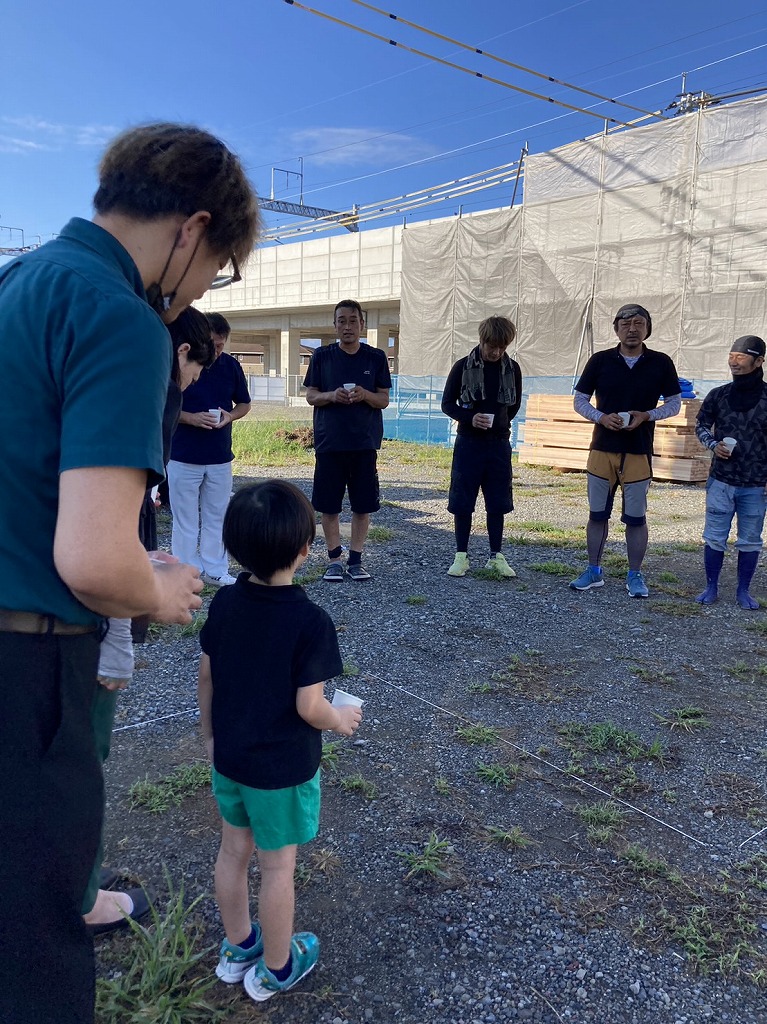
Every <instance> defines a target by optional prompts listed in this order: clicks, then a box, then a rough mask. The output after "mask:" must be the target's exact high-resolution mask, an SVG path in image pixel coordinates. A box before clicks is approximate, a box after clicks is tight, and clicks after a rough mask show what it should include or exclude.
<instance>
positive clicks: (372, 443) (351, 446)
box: [304, 342, 391, 452]
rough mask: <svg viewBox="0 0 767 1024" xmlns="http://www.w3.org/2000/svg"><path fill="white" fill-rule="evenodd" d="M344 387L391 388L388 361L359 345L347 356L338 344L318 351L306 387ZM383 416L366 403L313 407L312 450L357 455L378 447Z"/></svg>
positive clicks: (305, 383) (308, 373)
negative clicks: (355, 385) (353, 453)
mask: <svg viewBox="0 0 767 1024" xmlns="http://www.w3.org/2000/svg"><path fill="white" fill-rule="evenodd" d="M344 384H359V385H360V387H363V388H365V390H366V391H372V392H374V393H375V392H376V391H377V390H378V389H379V388H390V387H391V375H390V373H389V360H388V359H387V358H386V353H385V352H384V351H383V350H382V349H379V348H371V346H370V345H368V344H366V343H365V342H362V344H360V347H359V348H358V349H357V351H356V352H355V353H354V355H353V356H350V355H349V354H348V353H347V352H344V351H343V349H342V348H341V346H340V345H339V344H338V343H335V344H333V345H327V346H326V347H324V348H318V349H317V350H316V351H315V352H314V355H313V356H312V361H311V362H310V363H309V369H308V370H307V371H306V377H305V379H304V387H305V388H317V389H318V391H335V390H336V388H340V387H343V385H344ZM382 440H383V414H382V412H381V410H380V409H373V408H372V407H371V406H369V405H368V404H367V402H355V403H354V405H340V404H336V403H333V404H331V405H322V406H315V407H314V450H315V451H317V452H358V451H367V450H371V449H375V448H380V447H381V441H382Z"/></svg>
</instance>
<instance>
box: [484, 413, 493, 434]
mask: <svg viewBox="0 0 767 1024" xmlns="http://www.w3.org/2000/svg"><path fill="white" fill-rule="evenodd" d="M485 416H486V417H487V419H489V420H490V422H489V423H488V425H487V429H488V430H490V428H491V427H492V425H493V420H494V419H495V413H494V412H486V413H485Z"/></svg>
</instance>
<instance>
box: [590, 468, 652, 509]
mask: <svg viewBox="0 0 767 1024" xmlns="http://www.w3.org/2000/svg"><path fill="white" fill-rule="evenodd" d="M586 472H587V474H588V497H589V516H590V518H591V519H593V520H594V521H595V522H604V521H605V520H606V519H609V518H610V516H611V515H612V511H613V499H614V498H615V492H616V491H617V489H618V487H620V488H621V492H622V495H623V508H622V511H621V522H622V523H625V524H626V526H644V524H645V523H646V521H647V492H648V490H649V489H650V481H651V480H652V467H651V465H650V459H649V457H648V456H647V455H627V454H625V453H623V452H599V451H594V450H592V451H590V452H589V458H588V462H587V463H586Z"/></svg>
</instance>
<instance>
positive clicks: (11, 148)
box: [0, 135, 53, 153]
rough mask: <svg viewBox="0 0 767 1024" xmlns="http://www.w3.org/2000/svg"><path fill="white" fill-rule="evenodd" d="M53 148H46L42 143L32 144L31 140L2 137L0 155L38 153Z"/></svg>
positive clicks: (9, 136) (10, 136)
mask: <svg viewBox="0 0 767 1024" xmlns="http://www.w3.org/2000/svg"><path fill="white" fill-rule="evenodd" d="M52 148H53V147H51V146H45V145H43V143H41V142H32V141H31V140H30V139H17V138H14V136H12V135H0V153H37V152H40V151H41V150H43V151H46V150H50V149H52Z"/></svg>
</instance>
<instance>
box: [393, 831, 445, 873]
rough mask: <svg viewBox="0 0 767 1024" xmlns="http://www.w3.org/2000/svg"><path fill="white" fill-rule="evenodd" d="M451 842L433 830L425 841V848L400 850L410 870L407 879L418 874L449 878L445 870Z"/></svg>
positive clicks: (400, 854)
mask: <svg viewBox="0 0 767 1024" xmlns="http://www.w3.org/2000/svg"><path fill="white" fill-rule="evenodd" d="M449 847H450V844H449V843H448V841H447V840H446V839H440V838H439V837H438V836H437V833H436V832H432V833H431V835H430V836H429V838H428V839H427V840H426V842H425V843H424V847H423V850H421V851H420V852H417V853H404V852H400V853H399V856H400V857H402V859H403V860H404V861H405V863H406V864H407V866H408V868H409V871H408V873H407V874H406V875H405V881H408V880H409V879H410V878H414V877H415V876H416V875H431V876H432V877H433V878H447V877H448V873H447V871H446V870H445V867H446V860H447V853H448V849H449Z"/></svg>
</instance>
